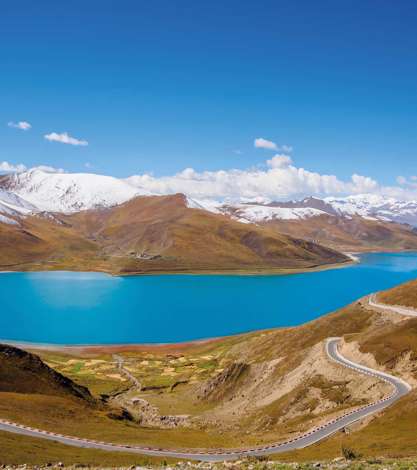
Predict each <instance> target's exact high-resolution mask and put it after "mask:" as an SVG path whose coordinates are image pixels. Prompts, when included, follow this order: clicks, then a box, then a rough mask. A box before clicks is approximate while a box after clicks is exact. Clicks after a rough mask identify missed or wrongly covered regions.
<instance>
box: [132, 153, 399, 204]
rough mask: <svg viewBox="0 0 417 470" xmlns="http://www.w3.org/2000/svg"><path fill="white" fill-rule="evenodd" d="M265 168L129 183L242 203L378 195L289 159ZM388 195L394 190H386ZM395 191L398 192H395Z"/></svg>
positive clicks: (366, 184)
mask: <svg viewBox="0 0 417 470" xmlns="http://www.w3.org/2000/svg"><path fill="white" fill-rule="evenodd" d="M266 164H267V167H266V168H250V169H247V170H239V169H231V170H219V171H203V172H197V171H195V170H194V169H193V168H186V169H185V170H183V171H181V172H180V173H177V174H175V175H173V176H165V177H159V178H157V177H154V176H153V175H150V174H143V175H136V176H132V177H130V178H128V182H130V183H131V184H133V185H134V186H136V187H139V188H142V189H145V190H148V191H150V192H152V193H155V194H170V193H177V192H182V193H185V194H187V195H188V196H190V197H194V198H197V199H198V198H201V199H206V198H212V199H219V200H224V199H230V200H242V199H253V198H259V197H262V198H269V199H278V200H282V199H288V198H298V197H304V196H310V195H317V196H325V195H332V196H333V195H348V194H361V193H369V192H373V193H380V192H381V191H382V190H383V189H384V188H381V187H380V186H379V185H378V183H377V182H376V181H375V180H374V179H372V178H370V177H368V176H362V175H358V174H353V175H352V176H351V178H350V179H348V180H341V179H339V178H338V177H337V176H335V175H324V174H320V173H316V172H314V171H309V170H306V169H304V168H298V167H297V166H295V164H294V163H293V162H292V159H291V158H290V157H289V156H288V155H275V156H274V157H272V158H271V159H270V160H268V161H267V162H266ZM388 189H389V192H392V191H393V188H388ZM397 189H399V190H400V189H401V188H398V187H397Z"/></svg>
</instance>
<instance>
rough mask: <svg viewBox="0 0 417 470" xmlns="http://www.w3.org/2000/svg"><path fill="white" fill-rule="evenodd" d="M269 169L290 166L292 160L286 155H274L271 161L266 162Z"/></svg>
mask: <svg viewBox="0 0 417 470" xmlns="http://www.w3.org/2000/svg"><path fill="white" fill-rule="evenodd" d="M266 163H267V165H268V166H269V167H270V168H285V167H288V166H289V165H291V163H292V159H291V157H289V156H288V155H278V154H277V155H275V156H274V157H272V158H271V160H267V161H266Z"/></svg>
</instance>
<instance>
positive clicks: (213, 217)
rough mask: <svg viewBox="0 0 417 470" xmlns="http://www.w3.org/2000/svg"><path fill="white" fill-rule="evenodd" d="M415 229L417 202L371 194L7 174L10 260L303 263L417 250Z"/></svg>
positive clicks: (169, 266)
mask: <svg viewBox="0 0 417 470" xmlns="http://www.w3.org/2000/svg"><path fill="white" fill-rule="evenodd" d="M416 225H417V201H399V200H396V199H394V198H387V197H383V196H380V195H374V194H362V195H353V196H347V197H343V198H341V197H340V198H336V197H326V198H322V199H320V198H316V197H307V198H305V199H302V200H299V201H296V200H293V201H286V202H283V201H268V200H261V201H256V202H254V201H250V202H247V201H246V202H242V201H213V200H208V199H201V198H200V199H195V198H192V197H189V195H183V194H176V195H155V194H151V193H149V191H147V190H146V189H144V188H141V187H137V186H135V185H134V184H133V183H132V180H131V179H129V178H128V179H118V178H114V177H111V176H103V175H95V174H87V173H80V174H70V173H52V172H48V171H44V170H41V169H32V170H29V171H26V172H22V173H14V174H8V175H3V176H0V241H1V245H2V247H4V248H5V249H3V250H0V262H1V263H2V264H3V266H12V265H22V264H23V265H26V264H27V263H29V265H31V264H32V263H35V265H36V263H39V262H41V263H42V265H44V264H45V263H51V264H52V265H54V266H61V267H71V266H76V265H77V263H79V262H81V260H83V261H82V263H81V264H82V265H83V266H84V267H85V268H91V269H103V270H106V271H108V270H110V271H117V272H119V271H126V272H130V271H131V272H142V271H143V270H144V271H146V272H148V271H149V270H151V271H155V272H160V271H166V270H173V271H189V270H209V271H211V270H214V271H216V270H218V269H220V270H228V269H230V270H236V269H238V267H241V269H244V270H246V269H249V268H250V269H252V270H258V269H282V268H291V269H298V268H306V267H313V266H317V265H322V264H328V263H334V262H341V261H343V260H346V257H345V256H344V255H342V254H340V253H337V251H345V252H346V251H358V252H359V251H370V250H386V251H388V250H404V249H417V229H416V228H415V226H416ZM87 253H88V256H87ZM109 258H111V262H110V261H109ZM109 265H111V266H113V268H112V269H110V268H109ZM44 267H45V266H44Z"/></svg>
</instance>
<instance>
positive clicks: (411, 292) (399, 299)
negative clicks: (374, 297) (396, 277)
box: [378, 280, 417, 309]
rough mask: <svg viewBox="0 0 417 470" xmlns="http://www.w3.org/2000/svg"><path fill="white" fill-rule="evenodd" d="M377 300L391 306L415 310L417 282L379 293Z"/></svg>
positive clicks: (416, 306)
mask: <svg viewBox="0 0 417 470" xmlns="http://www.w3.org/2000/svg"><path fill="white" fill-rule="evenodd" d="M378 300H380V301H381V302H383V303H387V304H391V305H403V306H405V307H411V308H416V309H417V280H414V281H410V282H407V283H405V284H401V285H400V286H397V287H394V288H393V289H390V290H387V291H384V292H380V293H379V294H378Z"/></svg>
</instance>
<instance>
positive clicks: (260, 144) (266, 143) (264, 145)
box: [253, 137, 278, 150]
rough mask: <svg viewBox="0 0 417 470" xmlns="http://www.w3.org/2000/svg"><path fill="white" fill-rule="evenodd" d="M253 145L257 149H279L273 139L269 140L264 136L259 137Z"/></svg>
mask: <svg viewBox="0 0 417 470" xmlns="http://www.w3.org/2000/svg"><path fill="white" fill-rule="evenodd" d="M253 145H254V147H255V148H257V149H267V150H278V145H277V144H276V143H275V142H272V140H267V139H264V138H262V137H258V138H257V139H255V140H254V141H253Z"/></svg>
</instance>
